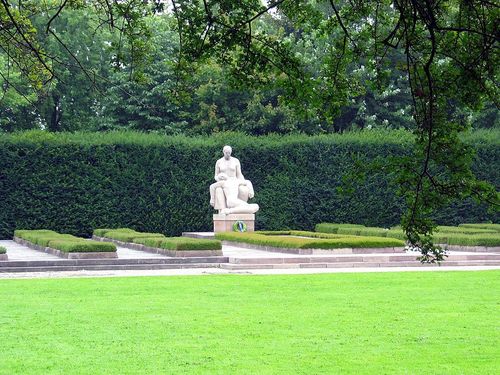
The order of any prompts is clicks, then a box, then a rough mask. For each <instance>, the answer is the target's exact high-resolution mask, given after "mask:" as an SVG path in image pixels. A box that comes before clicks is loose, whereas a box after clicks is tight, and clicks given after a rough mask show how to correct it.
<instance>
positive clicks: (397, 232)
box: [385, 229, 406, 241]
mask: <svg viewBox="0 0 500 375" xmlns="http://www.w3.org/2000/svg"><path fill="white" fill-rule="evenodd" d="M385 235H386V236H387V237H390V238H397V239H398V240H403V241H406V234H405V232H403V230H402V229H389V230H388V231H387V232H386V234H385Z"/></svg>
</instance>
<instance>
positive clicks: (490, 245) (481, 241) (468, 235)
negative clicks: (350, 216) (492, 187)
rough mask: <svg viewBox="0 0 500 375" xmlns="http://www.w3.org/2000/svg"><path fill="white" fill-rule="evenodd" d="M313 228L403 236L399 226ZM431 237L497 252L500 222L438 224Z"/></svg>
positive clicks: (323, 225)
mask: <svg viewBox="0 0 500 375" xmlns="http://www.w3.org/2000/svg"><path fill="white" fill-rule="evenodd" d="M315 229H316V231H317V232H320V233H330V234H344V235H357V236H365V235H374V236H380V237H388V238H389V237H390V238H399V239H404V238H405V235H404V233H403V231H402V230H401V228H399V227H394V228H391V229H384V228H377V227H364V226H362V225H359V224H335V223H321V224H317V225H316V228H315ZM433 239H434V242H435V243H437V244H440V245H441V246H442V247H443V248H445V249H448V250H456V251H493V252H498V251H500V224H461V225H459V226H458V227H452V226H438V227H437V228H436V230H435V232H434V234H433Z"/></svg>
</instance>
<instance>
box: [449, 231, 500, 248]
mask: <svg viewBox="0 0 500 375" xmlns="http://www.w3.org/2000/svg"><path fill="white" fill-rule="evenodd" d="M447 243H448V245H461V246H500V235H499V234H491V235H490V234H483V235H469V236H467V235H455V236H452V237H448V241H447Z"/></svg>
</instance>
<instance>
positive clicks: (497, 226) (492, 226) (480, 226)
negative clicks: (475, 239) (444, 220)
mask: <svg viewBox="0 0 500 375" xmlns="http://www.w3.org/2000/svg"><path fill="white" fill-rule="evenodd" d="M459 227H460V228H473V229H491V230H495V231H497V232H500V224H491V223H481V224H460V225H459Z"/></svg>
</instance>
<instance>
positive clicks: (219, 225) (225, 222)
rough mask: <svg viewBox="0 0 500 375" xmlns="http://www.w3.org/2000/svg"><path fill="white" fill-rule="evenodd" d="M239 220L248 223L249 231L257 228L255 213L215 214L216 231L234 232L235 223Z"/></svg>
mask: <svg viewBox="0 0 500 375" xmlns="http://www.w3.org/2000/svg"><path fill="white" fill-rule="evenodd" d="M237 221H242V222H244V223H245V224H246V226H247V232H253V231H254V230H255V215H254V214H231V215H221V214H214V232H215V233H217V232H233V224H234V223H236V222H237Z"/></svg>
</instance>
